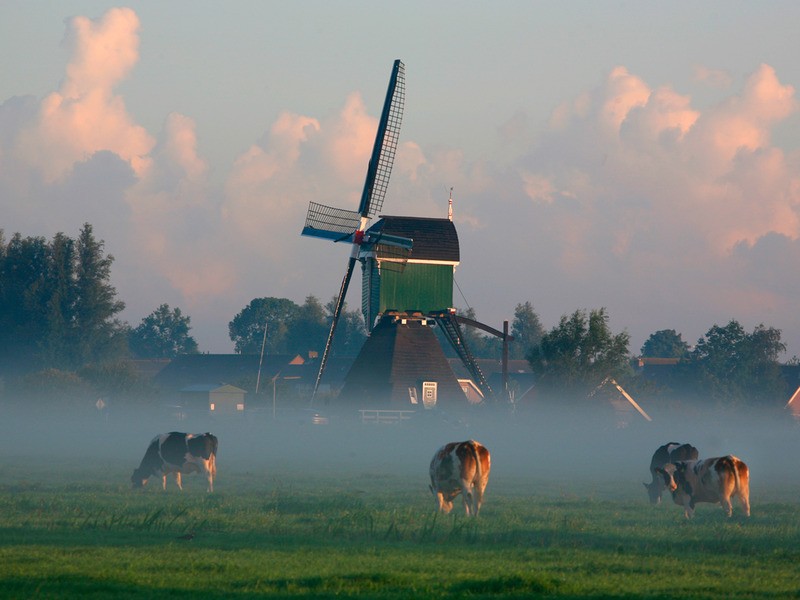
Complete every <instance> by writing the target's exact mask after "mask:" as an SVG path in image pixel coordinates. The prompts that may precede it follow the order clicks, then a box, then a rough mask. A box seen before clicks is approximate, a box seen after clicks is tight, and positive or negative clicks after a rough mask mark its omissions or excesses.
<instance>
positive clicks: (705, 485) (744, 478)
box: [656, 455, 750, 519]
mask: <svg viewBox="0 0 800 600" xmlns="http://www.w3.org/2000/svg"><path fill="white" fill-rule="evenodd" d="M656 471H657V472H658V473H659V474H660V475H661V476H662V477H663V479H664V485H666V487H667V489H668V490H669V491H670V492H672V499H673V500H674V502H675V504H677V505H679V506H683V508H684V515H685V516H686V518H687V519H688V518H690V517H691V516H692V514H694V507H695V505H696V504H697V503H698V502H711V503H714V504H716V503H719V504H721V505H722V508H723V509H724V510H725V512H726V513H727V515H728V516H729V517H730V516H731V515H732V514H733V506H732V505H731V497H732V496H736V497H737V498H738V499H739V503H740V504H741V505H742V509H744V514H745V516H747V517H749V516H750V470H749V469H748V468H747V465H746V464H744V463H743V462H742V461H741V460H739V459H738V458H736V457H735V456H732V455H728V456H720V457H717V458H706V459H703V460H687V461H678V462H676V463H674V464H667V465H665V466H664V468H660V467H659V468H657V469H656Z"/></svg>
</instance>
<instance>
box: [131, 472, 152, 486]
mask: <svg viewBox="0 0 800 600" xmlns="http://www.w3.org/2000/svg"><path fill="white" fill-rule="evenodd" d="M149 477H150V476H149V475H148V474H146V473H145V472H144V470H143V469H134V471H133V475H131V484H132V485H133V489H135V490H140V489H142V488H143V487H144V486H146V485H147V481H148V479H149Z"/></svg>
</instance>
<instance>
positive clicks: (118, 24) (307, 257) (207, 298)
mask: <svg viewBox="0 0 800 600" xmlns="http://www.w3.org/2000/svg"><path fill="white" fill-rule="evenodd" d="M139 26H140V25H139V20H138V18H137V16H136V14H135V13H134V12H133V11H131V10H129V9H112V10H110V11H108V12H106V13H105V14H104V15H102V16H101V17H100V18H98V19H95V20H91V19H87V18H85V17H77V18H74V19H71V20H69V21H68V22H67V34H66V37H65V48H66V49H67V51H68V52H69V55H68V62H67V68H66V71H65V74H64V80H63V82H62V83H61V84H60V85H59V86H58V89H57V90H55V91H53V92H51V93H49V94H47V95H46V96H45V97H43V98H35V97H32V96H18V97H13V98H8V99H5V101H4V102H3V103H2V104H0V203H2V209H3V214H4V216H6V217H7V218H9V219H10V221H9V222H10V223H14V224H15V225H14V226H17V224H20V226H23V227H25V228H27V229H22V233H23V234H30V235H51V234H52V233H54V232H55V231H57V230H62V231H66V232H67V233H68V234H69V233H71V234H75V233H76V232H77V231H78V230H79V227H80V225H81V224H82V223H83V222H85V221H89V222H92V223H93V224H94V225H95V231H96V233H97V234H98V236H99V237H100V238H103V239H105V240H106V242H107V248H108V250H109V251H111V252H113V254H114V255H115V257H116V262H115V266H114V273H115V277H117V278H118V280H117V282H116V285H117V288H118V290H119V293H120V296H121V297H122V298H123V299H124V300H125V301H126V302H127V303H128V306H129V310H128V313H127V314H129V315H130V316H129V318H131V319H134V320H135V319H137V318H141V317H143V316H145V315H146V314H148V313H149V312H150V311H152V310H153V309H154V308H155V307H157V306H158V305H159V304H161V303H163V302H167V303H169V304H170V305H173V306H181V308H183V309H185V310H187V311H189V312H190V314H192V317H193V325H194V326H195V327H197V328H202V327H208V326H210V325H208V324H210V323H215V325H214V327H216V328H217V331H218V335H219V336H220V337H221V338H222V339H225V338H226V336H225V331H224V328H225V325H226V324H227V321H228V320H230V319H231V318H232V317H233V316H234V315H235V314H236V312H238V311H239V310H241V308H243V307H244V306H246V304H247V303H248V302H249V301H250V300H251V299H252V298H254V297H257V296H263V295H274V296H283V297H290V298H293V299H297V300H301V299H302V298H303V297H305V295H307V294H309V293H317V294H319V295H320V296H321V297H322V299H323V301H324V300H326V299H327V298H328V297H329V296H326V294H329V295H333V294H334V293H335V292H336V289H337V286H338V284H339V279H340V277H341V270H343V268H344V262H345V260H346V257H347V254H348V251H347V249H346V248H344V247H342V248H339V247H338V246H336V245H331V244H329V243H328V242H325V241H321V240H314V239H307V238H306V239H304V238H301V237H300V235H299V234H300V230H301V228H302V225H303V221H304V216H305V211H306V207H307V205H308V202H309V201H312V200H313V201H315V202H320V203H323V204H328V205H331V206H336V207H341V208H347V209H356V208H357V206H358V202H359V198H360V194H361V191H362V185H363V181H364V177H365V174H366V169H367V163H368V160H369V156H370V153H371V151H372V145H373V141H374V137H375V130H376V128H377V124H378V118H377V116H376V115H377V114H378V111H379V108H380V107H374V106H372V107H367V106H365V105H364V101H363V99H362V96H361V94H360V93H358V92H357V91H353V92H351V93H350V94H348V95H346V96H344V97H342V98H341V99H340V100H339V104H338V106H337V107H336V109H335V110H333V111H332V112H330V113H329V114H323V115H305V114H300V113H298V112H296V111H293V110H292V107H291V106H288V107H283V108H284V109H285V110H283V111H282V112H280V113H279V114H278V116H277V118H275V119H274V121H273V122H271V123H262V125H261V126H260V127H258V128H256V131H257V132H256V133H255V134H254V135H253V140H252V143H250V144H249V146H248V147H245V149H244V151H242V152H241V154H240V155H239V156H238V157H236V159H235V160H234V161H233V164H232V165H231V166H230V168H229V170H228V171H227V172H225V173H223V174H222V176H221V177H217V178H216V179H214V182H212V181H211V180H212V178H211V177H210V173H212V172H214V171H215V170H216V172H217V173H218V172H219V170H220V169H223V168H226V167H225V166H222V165H210V164H209V163H208V161H207V160H206V159H205V158H204V157H203V156H202V155H201V154H200V151H199V149H198V148H199V147H202V146H201V144H200V143H199V140H198V130H199V131H203V128H202V123H200V127H198V124H197V123H196V122H195V120H194V119H193V118H192V117H191V116H188V115H183V114H180V113H177V112H174V113H171V114H167V115H165V116H164V120H163V126H162V128H161V130H160V131H157V132H148V131H147V130H146V129H145V128H144V127H143V126H141V125H140V124H139V123H137V122H136V120H135V119H134V117H133V116H132V115H131V114H130V113H129V112H128V110H127V109H126V106H125V103H124V100H123V97H122V96H121V95H119V93H118V92H117V91H116V90H117V88H118V87H119V86H120V84H121V83H123V82H126V81H127V80H128V79H129V78H131V77H132V75H133V69H134V67H135V66H136V64H137V62H138V60H139ZM695 78H696V79H697V80H699V81H703V82H704V83H707V84H708V85H713V86H717V87H718V89H720V90H723V89H724V90H725V91H724V92H720V93H724V94H726V96H725V97H724V98H722V99H721V100H720V101H718V102H717V103H716V104H713V105H708V106H697V105H696V103H695V102H694V101H693V98H692V97H690V96H689V95H688V94H686V93H684V92H682V91H680V90H676V89H674V88H673V87H671V86H668V85H663V84H662V82H655V83H652V84H651V83H649V82H647V81H645V80H644V79H643V78H642V77H641V76H639V75H638V74H636V73H634V72H632V71H631V70H629V69H628V68H627V67H625V66H618V67H616V68H614V69H612V70H611V71H610V72H609V73H607V75H606V77H604V79H603V80H602V81H601V82H600V83H599V84H598V85H595V86H592V87H590V88H587V89H585V90H582V91H580V92H578V93H576V94H575V96H574V97H572V98H565V99H563V101H562V102H560V103H559V105H558V106H556V107H555V108H554V110H553V111H552V114H551V115H550V118H549V120H548V121H547V122H546V123H541V124H537V123H535V122H534V113H532V112H527V111H526V110H525V107H523V108H522V109H520V110H519V111H517V112H516V113H515V114H513V115H510V116H508V117H507V118H505V119H501V120H500V121H501V122H500V124H499V125H498V126H497V127H496V131H497V134H498V136H499V141H500V142H502V143H503V144H504V146H503V148H504V149H505V150H508V151H507V152H505V154H507V155H511V154H513V156H514V158H508V157H507V156H502V155H499V154H497V153H490V152H485V153H483V154H482V153H481V151H480V149H478V150H475V149H464V148H459V147H451V146H448V145H447V144H446V143H442V144H439V145H435V144H426V145H423V144H421V143H419V142H418V141H417V140H415V139H412V138H410V137H408V136H407V134H406V132H405V131H404V132H403V135H402V137H401V143H400V145H399V146H398V149H397V156H396V161H395V165H394V169H393V173H392V179H391V184H390V186H389V190H388V193H387V197H386V203H385V207H384V211H383V212H384V213H385V214H405V215H417V216H433V217H444V216H446V215H447V199H448V195H449V190H450V188H451V187H452V188H454V192H453V195H454V212H455V221H456V225H457V227H458V228H459V236H460V239H461V245H462V264H461V265H460V266H459V269H458V272H457V276H458V277H459V283H460V288H463V289H464V291H465V292H466V293H467V294H469V293H470V288H471V289H472V290H473V294H475V293H477V294H479V295H480V297H481V298H482V302H483V303H484V308H483V309H482V307H481V301H474V300H473V299H472V298H471V299H470V302H471V304H472V305H474V306H476V308H477V309H478V316H479V318H481V319H482V320H484V317H486V321H487V322H489V321H492V322H494V321H496V320H498V319H501V318H506V317H507V313H508V312H509V311H511V310H513V306H514V305H515V304H516V303H518V302H524V301H526V300H528V299H532V300H535V303H534V304H535V306H536V308H537V310H541V311H543V314H542V316H543V320H544V322H545V324H548V323H551V322H555V321H556V320H557V318H558V317H559V316H560V315H561V314H563V313H567V312H571V311H572V310H574V309H575V308H579V307H589V308H591V307H596V306H607V307H608V308H609V310H610V314H611V315H612V318H613V319H616V320H618V321H619V322H620V323H622V325H623V326H624V327H628V328H630V329H631V330H633V331H636V332H639V335H640V337H642V334H644V337H646V335H647V334H649V333H651V332H652V331H655V330H656V329H659V328H664V327H670V328H675V329H678V330H681V329H684V331H685V334H686V335H685V336H684V338H685V339H692V338H694V337H696V336H698V337H699V335H701V334H702V333H703V332H704V331H705V330H706V329H708V327H710V326H711V325H712V324H713V323H714V322H727V319H729V318H731V317H734V318H742V319H744V320H748V322H749V323H750V324H751V325H754V324H756V323H758V322H761V321H767V322H768V324H770V325H772V324H774V325H775V326H778V327H780V326H782V325H783V323H782V321H788V322H790V323H794V324H797V323H798V320H797V319H796V318H794V317H793V314H794V308H793V306H794V304H796V303H795V302H794V300H795V298H796V297H797V296H798V294H800V282H796V281H795V280H796V279H797V278H792V277H790V276H788V275H787V274H788V273H791V272H792V266H791V265H792V264H794V263H793V262H792V261H794V262H796V260H795V259H796V258H797V257H798V256H800V152H798V151H793V152H792V151H790V150H787V149H785V148H781V147H778V146H777V145H774V144H773V143H772V138H773V135H774V133H775V131H776V130H777V129H778V128H780V127H781V126H782V125H783V123H784V122H786V121H787V120H788V119H791V118H792V117H793V116H794V115H796V113H797V109H798V105H797V98H796V94H795V90H794V88H793V87H792V86H790V85H787V84H786V83H784V82H782V81H781V80H780V78H779V76H778V74H777V73H776V72H775V70H774V69H773V68H772V67H771V66H769V65H760V66H759V67H758V68H757V69H756V70H755V71H754V72H753V73H751V74H750V75H748V76H747V77H746V78H745V80H744V82H743V83H742V84H741V85H740V86H739V89H733V87H732V79H731V78H730V76H729V75H728V74H726V73H724V72H720V71H713V70H711V69H704V68H700V67H698V68H696V69H695ZM132 83H135V81H134V82H132ZM534 132H538V133H536V135H537V137H536V138H535V139H534V141H533V142H532V143H531V145H530V146H529V147H528V148H525V147H524V144H526V143H529V142H528V140H529V139H530V138H529V136H530V135H534ZM204 141H205V142H206V143H213V140H204ZM512 146H513V148H512ZM466 150H470V151H469V152H467V151H466ZM467 156H474V157H473V158H467ZM520 157H521V158H520ZM218 181H222V183H217V182H218ZM23 200H24V201H23ZM339 259H341V260H340V261H339ZM340 262H341V264H340ZM499 265H511V266H512V267H513V272H514V276H513V277H509V276H508V274H507V273H508V271H507V268H502V269H501V268H499ZM340 268H341V270H340ZM356 287H357V286H356ZM354 289H355V287H354ZM320 290H322V291H320ZM482 310H485V311H487V314H485V315H484V314H483V313H482ZM765 315H766V316H765ZM770 317H774V323H771V322H769V321H771V320H772V319H771V318H770ZM669 319H676V320H677V322H672V323H671V322H664V321H669ZM689 326H691V327H695V328H696V329H697V328H699V330H695V331H687V330H685V328H686V327H689ZM797 327H798V328H800V324H798V325H797ZM648 328H649V330H648ZM220 329H221V332H220ZM641 341H642V342H643V341H644V339H642V340H641ZM215 349H217V350H218V349H219V346H217V347H215Z"/></svg>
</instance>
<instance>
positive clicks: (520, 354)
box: [508, 302, 544, 358]
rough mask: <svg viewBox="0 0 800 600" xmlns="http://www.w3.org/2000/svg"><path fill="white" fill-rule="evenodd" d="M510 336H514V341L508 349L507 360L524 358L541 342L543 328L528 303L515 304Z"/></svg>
mask: <svg viewBox="0 0 800 600" xmlns="http://www.w3.org/2000/svg"><path fill="white" fill-rule="evenodd" d="M511 335H513V336H514V341H513V342H512V343H511V344H510V345H509V348H508V355H509V358H525V357H526V356H527V355H528V353H530V351H531V350H532V349H533V348H535V347H536V346H538V345H539V342H541V340H542V336H544V327H542V322H541V321H540V320H539V315H537V314H536V312H535V311H534V310H533V305H532V304H531V303H530V302H525V303H524V304H517V306H516V308H515V309H514V320H513V321H512V322H511Z"/></svg>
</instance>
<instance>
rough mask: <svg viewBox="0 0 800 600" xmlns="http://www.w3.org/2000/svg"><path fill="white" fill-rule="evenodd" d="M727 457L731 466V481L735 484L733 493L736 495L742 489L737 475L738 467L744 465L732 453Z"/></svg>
mask: <svg viewBox="0 0 800 600" xmlns="http://www.w3.org/2000/svg"><path fill="white" fill-rule="evenodd" d="M728 458H729V459H730V461H731V466H732V467H733V481H734V482H735V484H736V488H735V490H734V493H735V494H736V495H737V496H738V495H739V494H740V493H741V491H742V480H741V478H740V477H739V469H740V468H741V466H742V465H744V463H743V462H742V461H741V460H739V459H738V458H736V457H735V456H733V455H732V454H730V455H728Z"/></svg>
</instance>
